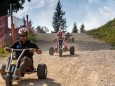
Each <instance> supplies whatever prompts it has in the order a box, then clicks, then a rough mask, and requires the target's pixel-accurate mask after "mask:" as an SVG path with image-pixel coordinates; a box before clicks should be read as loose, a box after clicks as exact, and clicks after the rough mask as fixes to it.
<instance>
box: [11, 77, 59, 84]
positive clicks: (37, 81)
mask: <svg viewBox="0 0 115 86" xmlns="http://www.w3.org/2000/svg"><path fill="white" fill-rule="evenodd" d="M13 86H61V84H59V83H56V82H55V80H54V79H51V78H47V79H24V80H21V81H20V82H19V83H18V85H13Z"/></svg>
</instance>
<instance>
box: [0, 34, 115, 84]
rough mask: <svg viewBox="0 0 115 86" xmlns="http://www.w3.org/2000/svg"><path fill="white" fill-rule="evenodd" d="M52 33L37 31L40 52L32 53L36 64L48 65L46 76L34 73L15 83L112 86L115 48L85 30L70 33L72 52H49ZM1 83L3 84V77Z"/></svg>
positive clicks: (114, 81)
mask: <svg viewBox="0 0 115 86" xmlns="http://www.w3.org/2000/svg"><path fill="white" fill-rule="evenodd" d="M54 37H56V36H55V34H53V35H51V34H47V35H46V34H40V35H39V39H42V40H41V41H39V42H38V45H39V47H40V48H41V49H42V50H43V54H42V55H37V54H35V55H34V62H35V64H34V65H35V67H37V64H38V63H45V64H46V65H47V67H48V76H47V79H46V80H38V79H37V76H36V73H34V74H30V75H26V76H25V77H24V78H22V80H21V81H20V82H19V83H16V82H14V83H13V85H14V86H115V50H110V49H109V46H108V45H106V44H104V43H103V42H100V41H97V40H95V39H93V38H91V37H89V36H87V35H85V34H73V37H74V38H75V43H70V44H69V46H71V45H74V46H75V48H76V52H75V55H73V56H70V55H69V52H65V53H64V54H63V57H59V56H58V54H55V55H54V56H50V55H49V53H48V49H49V47H51V46H52V43H51V40H52V39H53V38H54ZM49 40H50V41H49ZM0 86H5V85H4V80H3V79H2V78H0Z"/></svg>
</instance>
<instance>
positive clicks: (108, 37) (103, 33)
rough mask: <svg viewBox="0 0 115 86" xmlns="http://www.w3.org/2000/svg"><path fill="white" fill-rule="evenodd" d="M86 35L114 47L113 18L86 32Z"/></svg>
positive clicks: (114, 25)
mask: <svg viewBox="0 0 115 86" xmlns="http://www.w3.org/2000/svg"><path fill="white" fill-rule="evenodd" d="M87 34H89V35H92V36H93V37H94V38H97V39H100V40H102V41H105V42H107V43H109V44H110V45H111V46H112V47H113V46H115V18H114V19H113V20H111V21H109V22H107V23H106V24H105V25H103V26H101V27H99V28H96V29H94V30H90V31H88V32H87Z"/></svg>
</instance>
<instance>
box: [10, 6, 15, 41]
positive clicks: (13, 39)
mask: <svg viewBox="0 0 115 86" xmlns="http://www.w3.org/2000/svg"><path fill="white" fill-rule="evenodd" d="M10 15H11V32H12V42H14V41H15V29H14V24H13V16H12V4H10Z"/></svg>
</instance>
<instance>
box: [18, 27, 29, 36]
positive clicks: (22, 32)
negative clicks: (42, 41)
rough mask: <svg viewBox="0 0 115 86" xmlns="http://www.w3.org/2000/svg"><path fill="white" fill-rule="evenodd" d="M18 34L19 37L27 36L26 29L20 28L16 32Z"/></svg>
mask: <svg viewBox="0 0 115 86" xmlns="http://www.w3.org/2000/svg"><path fill="white" fill-rule="evenodd" d="M18 34H20V35H28V29H27V28H26V27H22V28H20V29H19V30H18Z"/></svg>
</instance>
